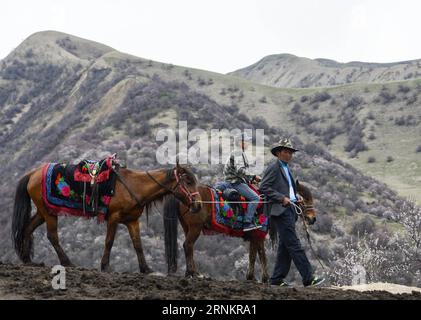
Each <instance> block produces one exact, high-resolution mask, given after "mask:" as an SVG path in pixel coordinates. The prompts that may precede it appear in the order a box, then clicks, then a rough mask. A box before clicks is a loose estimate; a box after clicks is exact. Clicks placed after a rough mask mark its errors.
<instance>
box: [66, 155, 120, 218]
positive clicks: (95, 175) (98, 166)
mask: <svg viewBox="0 0 421 320" xmlns="http://www.w3.org/2000/svg"><path fill="white" fill-rule="evenodd" d="M116 157H117V154H115V153H114V154H113V155H111V156H109V157H107V158H105V159H101V160H99V161H95V160H88V159H84V160H82V161H81V162H79V163H78V164H77V165H76V168H75V170H74V181H75V182H84V189H83V196H82V199H83V200H84V201H83V212H86V207H87V205H86V196H87V194H86V183H87V182H89V183H90V189H91V193H90V194H89V195H88V199H90V203H89V204H88V206H90V207H91V208H93V214H94V215H97V214H98V199H99V187H98V183H101V182H104V181H107V180H109V179H110V174H111V172H112V169H113V165H114V168H115V166H116V165H118V162H117V160H116Z"/></svg>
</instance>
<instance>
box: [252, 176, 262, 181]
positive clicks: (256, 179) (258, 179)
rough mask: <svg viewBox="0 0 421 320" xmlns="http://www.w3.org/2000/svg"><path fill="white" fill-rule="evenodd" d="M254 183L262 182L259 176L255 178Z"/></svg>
mask: <svg viewBox="0 0 421 320" xmlns="http://www.w3.org/2000/svg"><path fill="white" fill-rule="evenodd" d="M254 181H256V182H260V181H262V177H261V176H255V177H254Z"/></svg>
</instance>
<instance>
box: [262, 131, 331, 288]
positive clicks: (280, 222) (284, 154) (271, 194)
mask: <svg viewBox="0 0 421 320" xmlns="http://www.w3.org/2000/svg"><path fill="white" fill-rule="evenodd" d="M297 151H298V150H297V149H295V148H294V146H293V144H292V142H291V140H290V139H289V138H283V139H281V140H280V141H279V142H278V143H277V144H275V146H273V147H272V149H271V152H272V154H273V155H274V156H275V157H276V159H275V160H274V161H273V162H272V163H270V164H269V166H268V167H267V168H266V170H265V173H264V174H263V179H262V182H261V184H260V191H261V192H263V193H264V194H265V195H266V198H267V200H268V201H269V204H268V207H267V209H268V210H269V211H270V219H272V222H273V224H272V225H275V227H276V229H277V231H278V237H279V242H278V252H277V255H276V263H275V268H274V271H273V275H272V277H271V279H270V281H271V284H272V285H276V286H282V287H287V286H288V284H287V283H286V282H285V281H284V279H285V277H286V276H287V274H288V272H289V269H290V267H291V260H292V261H294V264H295V266H296V267H297V269H298V271H299V272H300V274H301V277H302V279H303V284H304V286H317V285H319V284H321V283H322V282H323V281H324V279H323V278H322V277H317V276H315V275H314V274H313V268H312V267H311V265H310V262H309V261H308V259H307V256H306V254H305V252H304V249H303V248H302V246H301V243H300V240H299V239H298V237H297V234H296V232H295V222H296V220H297V214H296V213H295V210H294V209H293V208H292V205H291V202H301V201H302V199H301V198H300V197H299V196H298V195H297V191H296V190H297V188H296V183H295V181H294V178H293V176H292V174H291V171H290V169H289V167H288V163H289V162H290V161H291V160H292V158H293V155H294V153H295V152H297Z"/></svg>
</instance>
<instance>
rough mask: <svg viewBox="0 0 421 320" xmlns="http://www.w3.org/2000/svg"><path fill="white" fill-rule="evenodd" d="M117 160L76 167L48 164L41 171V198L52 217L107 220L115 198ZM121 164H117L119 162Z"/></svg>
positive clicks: (88, 163) (92, 162)
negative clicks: (113, 197)
mask: <svg viewBox="0 0 421 320" xmlns="http://www.w3.org/2000/svg"><path fill="white" fill-rule="evenodd" d="M113 161H114V157H108V158H106V159H103V160H101V161H99V162H94V161H88V160H84V161H82V162H80V163H79V164H77V165H70V164H66V163H48V164H46V165H45V166H44V168H43V171H42V179H43V181H42V197H43V200H44V203H45V205H46V207H47V209H48V210H49V212H50V213H51V214H54V215H73V216H82V217H85V218H93V217H97V219H98V221H99V222H101V221H104V220H106V219H107V214H108V207H109V204H110V201H111V197H112V196H113V195H114V189H115V181H116V174H115V172H114V171H113V169H112V166H113ZM116 164H117V165H118V163H117V162H116Z"/></svg>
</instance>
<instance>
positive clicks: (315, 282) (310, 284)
mask: <svg viewBox="0 0 421 320" xmlns="http://www.w3.org/2000/svg"><path fill="white" fill-rule="evenodd" d="M323 282H325V278H323V277H318V276H314V277H313V279H312V280H311V281H310V282H308V283H305V284H304V287H317V286H319V285H321V284H322V283H323Z"/></svg>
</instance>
